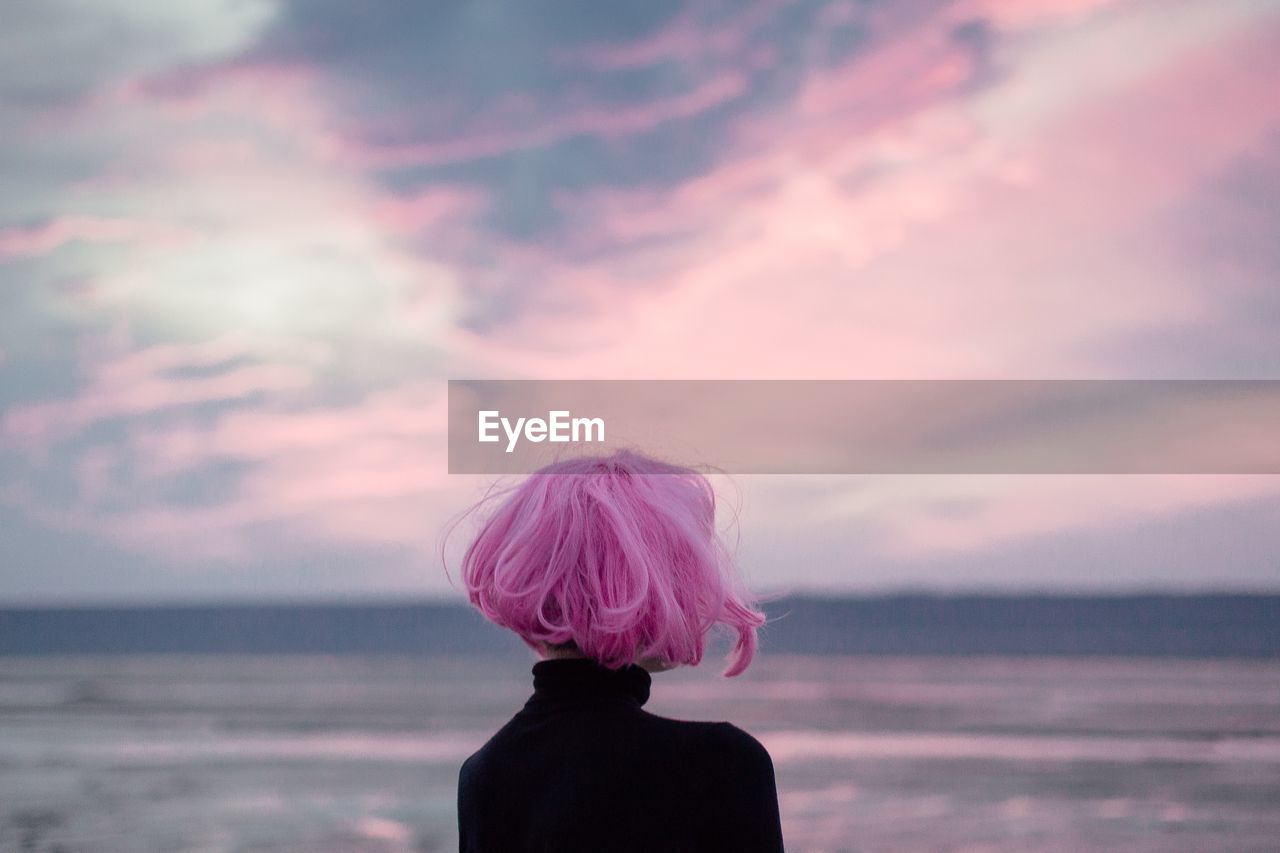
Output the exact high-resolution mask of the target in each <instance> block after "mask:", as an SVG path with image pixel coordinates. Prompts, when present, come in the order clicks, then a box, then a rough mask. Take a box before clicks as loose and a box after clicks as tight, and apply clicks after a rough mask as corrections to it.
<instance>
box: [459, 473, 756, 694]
mask: <svg viewBox="0 0 1280 853" xmlns="http://www.w3.org/2000/svg"><path fill="white" fill-rule="evenodd" d="M494 499H496V500H500V503H499V505H498V506H497V508H496V509H495V510H494V511H493V512H492V514H491V515H490V516H489V517H488V518H487V519H486V520H485V522H484V525H483V527H482V529H481V530H480V532H479V534H478V535H477V537H476V539H475V541H474V542H472V544H471V546H470V547H469V548H468V549H467V552H466V556H465V557H464V558H463V577H464V581H465V583H466V587H467V592H468V595H469V597H470V599H471V602H472V604H474V605H475V606H476V607H477V608H479V609H480V611H481V612H482V613H483V614H484V615H485V616H486V617H487V618H488V619H490V620H491V621H493V622H494V623H496V624H498V625H501V626H503V627H505V628H509V629H511V630H512V631H514V632H515V633H516V634H518V635H519V636H520V638H521V639H523V640H524V641H525V643H527V644H528V645H529V646H530V647H532V648H534V649H535V650H542V649H543V648H544V647H546V646H552V647H555V646H566V645H568V644H572V645H573V646H576V648H577V650H578V651H580V652H581V653H582V654H583V655H585V656H586V657H588V658H592V659H594V660H597V661H599V662H600V663H602V664H604V665H605V666H608V667H611V668H615V669H616V668H619V667H622V666H626V665H627V664H630V663H634V662H636V661H638V660H641V659H645V658H657V659H660V660H662V661H665V662H667V663H669V664H672V665H675V664H688V665H696V664H697V663H699V662H700V661H701V660H702V656H703V650H704V647H705V639H706V635H707V632H708V631H709V630H710V629H711V628H712V627H713V626H714V625H716V624H722V625H726V626H728V627H729V628H730V629H732V630H733V631H734V632H736V634H737V642H736V645H735V647H734V649H733V651H732V653H731V656H730V664H729V667H728V669H727V670H726V671H725V675H737V674H738V673H740V672H742V671H743V670H744V669H746V667H747V665H748V664H750V662H751V658H752V657H753V656H754V654H755V649H756V629H757V628H759V626H760V625H762V624H763V623H764V614H763V613H761V612H760V611H759V610H758V609H757V608H756V607H755V605H754V602H753V601H752V599H751V598H750V596H749V595H748V594H747V592H746V591H745V589H743V588H742V586H741V584H740V582H739V581H738V579H737V576H736V573H735V571H734V568H733V565H732V561H731V560H730V558H729V555H728V553H727V551H726V550H725V548H724V546H723V544H722V543H721V541H720V539H719V537H718V536H717V535H716V529H715V507H716V499H715V492H714V490H713V489H712V487H711V484H710V483H709V482H708V481H707V479H706V477H704V476H703V475H702V474H700V473H698V472H697V471H695V470H693V469H690V468H683V467H680V466H677V465H671V464H668V463H665V462H661V461H659V460H656V459H653V458H650V457H648V456H644V455H641V454H638V453H634V452H628V451H621V452H618V453H614V454H612V455H609V456H586V457H578V458H574V459H569V460H566V461H562V462H558V463H556V464H554V465H550V466H548V467H546V468H543V469H542V470H540V471H538V472H537V473H535V474H532V475H530V476H529V477H528V478H527V479H525V480H524V481H523V482H521V483H520V484H519V485H517V486H515V487H513V488H511V489H509V490H507V491H505V492H502V493H500V494H498V495H497V496H495V498H494ZM486 503H487V502H486Z"/></svg>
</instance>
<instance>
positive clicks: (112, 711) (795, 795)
mask: <svg viewBox="0 0 1280 853" xmlns="http://www.w3.org/2000/svg"><path fill="white" fill-rule="evenodd" d="M532 663H533V659H532V657H531V656H530V655H528V654H526V653H523V650H521V651H518V652H507V653H501V654H488V655H456V654H450V655H421V654H414V655H396V654H376V655H365V656H362V655H353V654H343V655H329V654H298V653H291V654H261V653H259V654H207V653H206V654H173V653H167V654H111V655H102V654H93V653H82V654H74V655H70V654H38V655H37V654H9V655H4V656H0V850H3V851H59V853H71V852H72V851H104V853H114V852H115V851H119V853H147V851H202V853H232V851H235V852H236V853H249V851H255V853H267V851H271V853H327V851H369V853H374V851H376V852H377V853H407V851H421V852H422V853H427V852H428V851H453V850H456V849H457V831H456V813H455V806H454V803H455V797H456V781H457V773H458V767H459V765H460V763H461V761H462V760H463V759H464V758H465V757H466V756H467V755H468V754H470V753H471V752H472V751H473V750H475V749H476V748H477V747H479V746H480V745H481V744H482V743H483V742H484V741H485V739H486V738H487V737H488V736H489V735H490V734H492V732H493V731H494V730H495V729H497V727H498V726H500V725H501V724H502V723H504V722H505V721H506V720H507V719H508V718H509V717H510V716H511V715H512V714H513V713H514V712H515V711H516V710H517V709H518V708H519V706H520V705H521V704H522V703H523V702H524V700H525V699H526V698H527V696H528V694H529V692H530V690H531V675H530V672H529V667H530V666H531V665H532ZM719 663H720V661H718V660H715V659H712V658H709V659H708V660H707V661H706V662H705V663H704V664H703V665H702V666H700V667H698V668H695V669H680V670H675V671H671V672H666V673H661V674H658V675H655V676H654V684H653V690H652V696H651V699H650V701H649V704H648V705H647V706H646V707H647V708H648V709H649V710H651V711H653V712H655V713H659V714H663V715H665V716H671V717H677V718H683V719H703V720H730V721H732V722H734V723H736V724H738V725H739V726H741V727H743V728H745V729H747V730H748V731H750V732H752V733H753V734H755V735H756V736H757V737H758V738H759V739H760V740H761V741H762V742H763V743H764V744H765V746H766V747H767V748H768V750H769V752H770V753H771V755H772V756H773V761H774V766H775V769H776V776H777V783H778V791H779V802H780V807H781V813H782V821H783V831H784V835H785V840H786V846H787V850H788V851H793V853H835V851H964V853H979V852H980V851H982V852H983V853H988V852H989V853H995V851H1073V852H1074V853H1088V852H1089V851H1124V853H1141V852H1142V851H1197V853H1199V851H1277V850H1280V660H1277V659H1276V658H1274V657H1261V658H1252V659H1247V658H1182V657H1124V656H1097V655H1086V656H1071V655H1052V656H1035V655H1013V656H1007V655H976V654H975V655H954V654H951V655H893V654H875V655H829V654H828V655H808V654H767V653H766V654H762V656H761V657H760V658H758V659H757V661H756V663H755V664H753V665H752V667H751V668H750V670H748V672H747V673H746V674H744V675H743V676H740V677H738V678H731V679H726V678H723V677H721V676H720V674H719V669H718V668H717V667H718V665H719Z"/></svg>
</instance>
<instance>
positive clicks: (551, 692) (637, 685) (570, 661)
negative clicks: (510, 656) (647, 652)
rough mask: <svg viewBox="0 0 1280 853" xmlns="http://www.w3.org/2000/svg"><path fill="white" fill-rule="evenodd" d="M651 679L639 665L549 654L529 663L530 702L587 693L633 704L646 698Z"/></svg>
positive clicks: (562, 698) (641, 702)
mask: <svg viewBox="0 0 1280 853" xmlns="http://www.w3.org/2000/svg"><path fill="white" fill-rule="evenodd" d="M651 682H652V679H651V678H650V676H649V673H648V672H646V671H645V670H644V668H643V667H640V666H637V665H636V664H629V665H627V666H624V667H622V668H621V669H609V668H608V667H606V666H604V665H603V664H600V663H597V662H596V661H594V660H591V659H590V658H553V659H551V660H541V661H538V662H537V663H535V664H534V665H533V696H532V697H531V698H530V700H529V702H530V704H541V703H542V702H544V701H546V702H555V701H557V700H568V699H579V698H588V697H616V698H621V699H623V700H624V701H627V702H634V703H635V704H636V706H637V707H639V706H641V705H643V704H644V703H645V702H647V701H649V685H650V684H651Z"/></svg>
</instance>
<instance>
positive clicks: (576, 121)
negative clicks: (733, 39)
mask: <svg viewBox="0 0 1280 853" xmlns="http://www.w3.org/2000/svg"><path fill="white" fill-rule="evenodd" d="M746 88H747V78H746V76H745V75H743V74H741V73H739V72H736V71H730V72H725V73H722V74H720V75H718V76H715V77H712V78H710V79H708V80H705V81H703V82H701V83H699V84H698V85H697V86H695V87H694V88H693V89H691V90H689V91H688V92H685V93H683V94H680V95H674V96H671V97H668V98H664V99H659V100H653V101H649V102H646V103H641V104H633V105H625V106H619V105H608V106H605V105H601V106H591V107H583V108H577V109H572V110H569V111H566V112H563V113H560V114H553V115H552V116H550V117H549V118H547V119H543V120H542V121H540V122H535V123H534V125H533V126H531V127H527V128H523V129H519V130H515V129H510V130H502V131H495V132H490V133H486V134H481V135H460V136H458V137H456V138H454V139H449V140H445V141H441V142H425V143H407V144H403V145H378V144H371V143H364V142H351V141H341V142H336V143H334V145H335V148H334V151H333V154H334V155H335V156H337V157H340V158H341V159H343V160H344V161H347V162H349V163H351V164H352V165H360V166H364V167H368V168H388V167H393V166H409V165H417V166H423V165H439V164H443V163H452V162H460V161H466V160H474V159H480V158H484V157H493V156H497V155H500V154H505V153H508V152H510V151H518V150H521V149H526V148H539V147H543V146H547V145H552V144H554V143H556V142H560V141H562V140H565V139H569V138H571V137H574V136H578V135H581V134H590V135H598V136H603V137H617V136H625V135H628V134H634V133H641V132H644V131H648V130H653V129H654V128H657V127H660V126H661V125H664V124H667V123H669V122H673V121H678V120H682V119H689V118H692V117H694V116H696V115H699V114H701V113H704V112H706V111H708V110H710V109H713V108H715V107H718V106H721V105H723V104H726V103H728V102H730V101H732V100H734V99H736V98H738V97H740V96H741V95H742V94H743V93H744V92H745V91H746Z"/></svg>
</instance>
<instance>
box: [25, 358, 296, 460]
mask: <svg viewBox="0 0 1280 853" xmlns="http://www.w3.org/2000/svg"><path fill="white" fill-rule="evenodd" d="M245 354H246V353H245V351H244V350H243V349H241V348H239V347H237V346H235V345H234V344H233V343H231V342H230V341H229V340H218V341H213V342H210V343H204V344H193V345H181V344H166V345H158V346H156V347H154V348H150V349H144V350H141V351H137V352H132V353H126V354H124V355H121V356H118V357H115V358H107V359H105V360H103V361H101V362H100V363H97V364H95V365H92V366H91V367H90V370H91V376H90V378H89V382H88V385H87V387H86V388H85V389H84V390H83V391H81V392H80V393H78V394H77V395H76V396H74V397H72V398H68V399H63V400H51V401H44V402H36V403H23V404H19V405H15V406H12V407H10V408H9V410H8V411H7V412H5V414H4V417H3V419H2V420H0V435H3V436H4V437H5V439H6V441H7V442H9V443H12V444H14V445H16V446H20V447H26V448H29V449H44V448H48V447H49V446H50V445H51V444H54V443H57V442H58V441H59V440H61V439H64V438H66V437H68V436H71V435H75V434H76V433H78V432H80V431H82V430H84V429H86V428H87V427H89V426H90V425H92V424H95V423H98V422H101V421H107V420H114V419H119V418H136V417H140V416H143V415H149V414H152V413H155V412H159V411H164V410H168V409H179V408H182V407H185V406H190V405H193V404H197V403H212V402H230V401H236V400H245V399H248V398H251V397H254V396H255V395H262V394H273V395H280V394H287V393H289V392H297V391H300V390H302V389H305V388H307V387H308V386H309V385H310V384H311V375H310V372H309V371H307V370H306V369H304V368H301V367H297V366H293V365H287V364H247V365H233V366H229V367H227V368H226V369H224V370H221V371H218V372H215V373H211V374H208V375H195V376H192V375H180V374H177V375H175V374H173V373H172V372H171V371H173V370H177V369H182V368H192V367H195V368H199V367H209V366H213V365H217V364H218V363H219V362H222V361H224V360H227V359H230V358H234V357H236V356H241V355H245Z"/></svg>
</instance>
